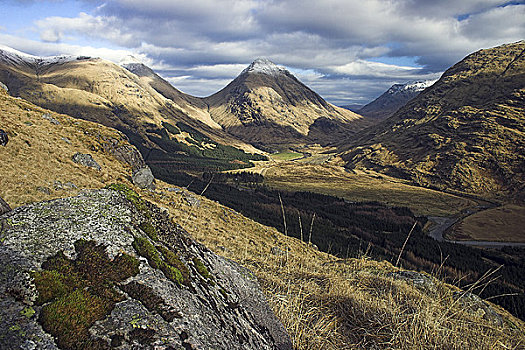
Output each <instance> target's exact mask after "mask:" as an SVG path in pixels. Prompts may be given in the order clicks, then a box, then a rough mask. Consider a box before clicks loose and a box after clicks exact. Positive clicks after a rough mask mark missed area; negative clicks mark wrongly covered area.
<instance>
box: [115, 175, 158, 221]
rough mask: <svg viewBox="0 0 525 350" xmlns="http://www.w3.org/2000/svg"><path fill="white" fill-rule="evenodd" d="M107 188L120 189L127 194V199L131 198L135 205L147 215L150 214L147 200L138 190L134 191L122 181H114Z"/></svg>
mask: <svg viewBox="0 0 525 350" xmlns="http://www.w3.org/2000/svg"><path fill="white" fill-rule="evenodd" d="M106 188H107V189H110V190H115V191H119V192H120V193H122V194H124V195H125V196H126V199H127V200H129V201H130V202H131V203H133V205H134V206H135V207H136V208H137V209H138V210H139V211H140V212H142V213H143V214H145V215H146V216H150V213H149V208H148V206H147V204H146V201H145V200H143V199H142V198H140V196H139V195H138V193H137V192H135V191H133V190H132V189H131V188H129V187H128V186H126V185H124V184H122V183H114V184H111V185H107V186H106Z"/></svg>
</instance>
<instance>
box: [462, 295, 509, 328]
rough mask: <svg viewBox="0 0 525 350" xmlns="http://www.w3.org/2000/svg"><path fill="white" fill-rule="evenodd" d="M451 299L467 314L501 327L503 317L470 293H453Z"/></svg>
mask: <svg viewBox="0 0 525 350" xmlns="http://www.w3.org/2000/svg"><path fill="white" fill-rule="evenodd" d="M453 297H454V299H455V300H457V301H458V302H459V303H460V304H461V306H462V307H463V309H464V310H466V311H467V312H470V313H472V314H475V315H477V316H479V317H481V318H483V319H485V320H487V321H489V322H492V323H494V324H496V325H498V326H502V325H503V317H501V315H500V314H499V313H497V312H496V310H494V309H493V308H492V307H491V306H490V305H489V304H488V303H486V302H485V301H483V299H481V298H480V297H478V296H477V295H475V294H472V293H470V292H455V293H454V295H453Z"/></svg>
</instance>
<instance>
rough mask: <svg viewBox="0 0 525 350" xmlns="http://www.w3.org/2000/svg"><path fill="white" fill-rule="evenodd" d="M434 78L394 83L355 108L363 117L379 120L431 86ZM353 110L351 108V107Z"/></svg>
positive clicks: (388, 115)
mask: <svg viewBox="0 0 525 350" xmlns="http://www.w3.org/2000/svg"><path fill="white" fill-rule="evenodd" d="M435 82H436V81H435V80H424V81H411V82H408V83H405V84H394V85H392V87H390V89H388V90H387V91H386V92H384V93H383V94H382V95H381V96H379V97H378V98H376V99H375V100H374V101H372V102H370V103H368V104H367V105H365V106H363V107H361V108H358V109H356V110H355V112H356V113H359V114H361V115H362V116H364V117H368V118H371V119H373V120H374V121H381V120H383V119H386V118H388V117H390V116H391V115H392V114H394V113H395V112H396V111H397V110H398V109H399V108H401V107H403V106H404V105H405V104H407V102H408V101H410V100H411V99H413V98H414V97H416V96H417V95H419V94H420V93H421V92H422V91H423V90H425V89H426V88H428V87H429V86H432V84H434V83H435ZM351 110H353V109H351Z"/></svg>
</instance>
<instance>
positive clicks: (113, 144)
mask: <svg viewBox="0 0 525 350" xmlns="http://www.w3.org/2000/svg"><path fill="white" fill-rule="evenodd" d="M96 136H97V137H98V138H99V140H100V141H101V143H102V147H103V148H104V150H105V151H106V152H108V153H109V154H111V155H113V156H114V157H115V158H117V160H118V161H119V162H121V163H125V164H128V165H130V166H131V169H132V171H137V170H139V169H141V168H143V167H145V166H146V162H144V159H143V158H142V155H141V154H140V152H139V151H138V150H137V148H135V146H132V145H130V144H128V143H123V142H122V139H123V140H124V141H127V142H129V140H128V138H127V137H126V136H125V135H124V134H122V135H121V137H122V139H121V140H117V139H115V138H105V137H103V136H101V135H96Z"/></svg>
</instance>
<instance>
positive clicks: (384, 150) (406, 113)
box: [342, 41, 525, 200]
mask: <svg viewBox="0 0 525 350" xmlns="http://www.w3.org/2000/svg"><path fill="white" fill-rule="evenodd" d="M524 53H525V41H521V42H517V43H513V44H506V45H502V46H498V47H495V48H492V49H485V50H480V51H477V52H475V53H472V54H470V55H468V56H467V57H466V58H465V59H463V60H462V61H460V62H458V63H457V64H455V65H454V66H452V67H451V68H449V69H448V70H447V71H446V72H445V73H444V74H443V76H442V77H441V78H440V79H439V80H438V82H436V83H435V84H434V85H433V86H431V87H429V88H428V89H425V90H424V91H423V92H422V93H421V94H420V95H419V96H418V97H416V98H414V99H413V100H411V101H410V102H409V103H408V104H407V105H405V106H404V107H402V108H401V109H400V110H399V111H397V112H396V113H395V114H394V115H393V116H392V117H390V118H388V119H386V120H385V121H383V122H381V123H380V124H377V125H375V126H374V127H371V128H368V129H366V130H364V131H363V133H361V134H360V135H359V137H358V138H356V139H355V140H351V141H350V142H349V146H346V150H344V151H343V154H342V158H343V160H344V162H345V163H346V166H347V167H351V168H353V167H365V168H366V167H368V168H371V169H375V170H378V171H382V172H385V173H388V174H393V175H395V176H397V177H402V178H407V179H410V180H412V181H414V182H416V183H418V184H420V185H423V186H435V187H437V188H440V189H447V188H448V189H454V190H459V191H464V192H469V193H477V194H483V195H487V196H490V197H493V198H498V197H503V198H505V196H507V195H510V196H511V197H512V198H516V199H519V200H523V199H525V195H524V192H525V191H524V189H525V188H524V186H525V184H524V183H523V178H525V174H524V169H525V155H524V154H523V150H524V149H525V136H524V130H525V118H524V115H525V55H524Z"/></svg>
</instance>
